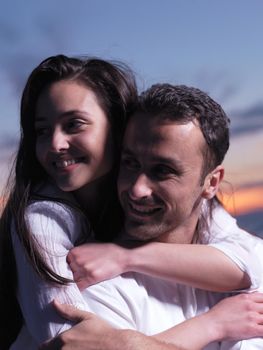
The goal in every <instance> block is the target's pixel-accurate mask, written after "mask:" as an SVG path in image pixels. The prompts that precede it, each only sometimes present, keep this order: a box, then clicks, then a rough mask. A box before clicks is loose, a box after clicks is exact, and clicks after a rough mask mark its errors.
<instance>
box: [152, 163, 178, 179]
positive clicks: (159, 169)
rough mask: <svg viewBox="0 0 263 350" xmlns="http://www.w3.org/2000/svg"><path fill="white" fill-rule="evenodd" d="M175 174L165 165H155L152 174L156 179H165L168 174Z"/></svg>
mask: <svg viewBox="0 0 263 350" xmlns="http://www.w3.org/2000/svg"><path fill="white" fill-rule="evenodd" d="M174 173H175V172H174V171H173V170H172V169H171V168H170V167H168V166H166V165H157V166H155V167H154V169H153V174H154V175H155V176H156V177H165V176H168V175H170V174H174Z"/></svg>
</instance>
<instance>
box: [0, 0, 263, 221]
mask: <svg viewBox="0 0 263 350" xmlns="http://www.w3.org/2000/svg"><path fill="white" fill-rule="evenodd" d="M262 33H263V1H261V0H251V1H239V0H231V1H229V0H221V1H216V0H199V1H198V0H133V1H130V0H112V1H108V0H96V1H93V0H76V1H74V2H73V1H69V0H56V1H53V0H46V1H44V2H39V1H34V0H27V1H26V2H22V1H20V0H13V1H9V2H7V1H6V2H4V3H2V6H1V12H0V42H1V55H0V77H1V85H0V104H1V116H0V118H1V129H0V186H1V187H3V181H4V179H5V178H6V174H7V169H8V167H10V164H11V161H10V159H11V158H10V157H11V156H12V155H13V154H14V153H15V148H16V144H17V140H18V135H19V132H18V130H19V126H18V120H19V99H20V95H21V91H22V88H23V86H24V84H25V80H26V77H27V76H28V74H29V73H30V71H31V70H32V69H33V68H34V67H35V66H36V65H37V64H38V63H39V62H40V61H41V60H42V59H44V58H46V57H48V56H50V55H53V54H58V53H65V54H67V55H90V56H99V57H103V58H106V59H118V60H121V61H124V62H126V63H127V64H129V65H130V66H131V67H132V69H134V71H135V72H136V74H137V81H138V86H139V88H140V90H143V89H145V88H146V87H148V86H150V85H151V84H153V83H155V82H171V83H175V84H177V83H180V84H181V83H184V84H187V85H193V86H196V87H199V88H201V89H202V90H205V91H206V92H208V93H209V94H210V95H211V96H212V97H213V98H215V100H217V101H218V102H219V103H220V104H221V105H222V106H223V108H224V109H225V110H226V112H227V113H228V115H229V116H230V118H231V120H232V127H231V132H232V137H231V148H230V151H229V153H228V155H227V157H226V160H225V163H224V164H225V166H226V177H225V178H226V180H227V182H229V183H230V184H231V185H230V184H228V185H227V184H224V186H223V189H224V191H225V192H226V193H227V197H226V198H227V199H226V203H227V206H228V207H229V208H230V209H231V210H233V206H234V212H235V213H239V212H240V213H246V212H248V211H254V210H259V211H262V214H263V87H262V82H263V65H262V62H263V45H262ZM229 198H230V199H229ZM230 201H232V202H233V203H234V204H233V203H232V204H231V205H230V204H229V203H230ZM262 217H263V215H262ZM262 221H263V219H262Z"/></svg>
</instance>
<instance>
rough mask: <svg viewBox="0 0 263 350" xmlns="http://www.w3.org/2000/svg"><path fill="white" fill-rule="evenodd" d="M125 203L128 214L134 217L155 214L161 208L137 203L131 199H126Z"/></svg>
mask: <svg viewBox="0 0 263 350" xmlns="http://www.w3.org/2000/svg"><path fill="white" fill-rule="evenodd" d="M127 204H128V208H127V209H128V213H129V215H131V216H136V217H149V216H152V215H154V214H156V213H157V212H159V211H160V210H161V209H162V208H161V207H160V206H153V205H146V204H138V203H135V202H131V201H128V202H127Z"/></svg>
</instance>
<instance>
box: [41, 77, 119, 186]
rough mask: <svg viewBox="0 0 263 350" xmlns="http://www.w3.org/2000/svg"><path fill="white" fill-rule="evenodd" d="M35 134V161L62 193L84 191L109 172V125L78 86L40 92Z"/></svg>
mask: <svg viewBox="0 0 263 350" xmlns="http://www.w3.org/2000/svg"><path fill="white" fill-rule="evenodd" d="M35 130H36V156H37V159H38V161H39V162H40V164H41V165H42V167H43V168H44V169H45V171H46V172H47V173H48V175H49V176H50V177H51V178H52V179H53V180H54V181H55V182H56V184H57V186H58V187H59V188H61V189H62V190H63V191H76V190H79V189H82V188H83V189H84V188H85V186H87V185H90V184H91V183H92V182H93V181H94V180H97V179H99V178H100V177H102V176H103V175H105V174H107V173H108V172H109V171H110V170H111V167H112V163H113V144H112V135H111V131H110V123H109V121H108V118H107V116H106V115H105V113H104V111H103V110H102V108H101V107H100V105H99V103H98V100H97V97H96V95H95V94H94V93H93V91H92V90H91V89H89V88H88V87H86V86H85V85H84V84H82V83H81V82H78V81H66V80H63V81H59V82H55V83H53V84H51V85H50V86H48V87H47V88H46V89H44V90H43V92H42V93H41V94H40V96H39V98H38V101H37V104H36V114H35Z"/></svg>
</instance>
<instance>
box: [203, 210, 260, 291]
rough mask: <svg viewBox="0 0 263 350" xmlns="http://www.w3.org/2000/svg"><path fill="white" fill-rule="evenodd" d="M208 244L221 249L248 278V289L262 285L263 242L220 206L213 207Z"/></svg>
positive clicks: (258, 287)
mask: <svg viewBox="0 0 263 350" xmlns="http://www.w3.org/2000/svg"><path fill="white" fill-rule="evenodd" d="M208 235H209V242H208V244H209V245H211V246H213V247H215V248H217V249H219V250H221V251H222V252H223V253H224V254H226V255H227V256H228V257H229V258H230V259H232V260H233V262H234V263H235V264H237V266H238V267H239V268H240V269H241V270H242V271H244V272H245V273H247V275H248V276H249V278H250V281H251V285H250V289H249V290H250V291H253V290H256V289H260V288H261V285H262V277H261V276H262V268H263V261H262V260H263V259H262V252H263V242H262V240H261V239H260V238H258V237H255V236H253V235H251V234H249V233H248V232H246V231H244V230H242V229H241V228H239V227H238V225H237V222H236V219H234V218H233V217H232V216H231V215H230V214H229V213H228V212H227V211H226V210H225V209H224V208H223V207H222V206H217V207H216V208H215V209H214V212H213V217H212V220H211V223H210V233H209V234H208Z"/></svg>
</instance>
